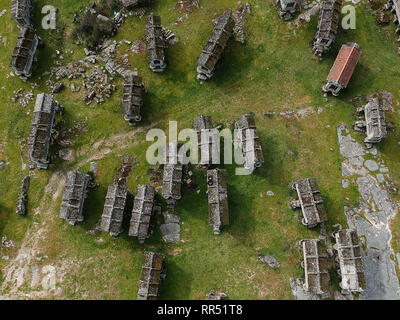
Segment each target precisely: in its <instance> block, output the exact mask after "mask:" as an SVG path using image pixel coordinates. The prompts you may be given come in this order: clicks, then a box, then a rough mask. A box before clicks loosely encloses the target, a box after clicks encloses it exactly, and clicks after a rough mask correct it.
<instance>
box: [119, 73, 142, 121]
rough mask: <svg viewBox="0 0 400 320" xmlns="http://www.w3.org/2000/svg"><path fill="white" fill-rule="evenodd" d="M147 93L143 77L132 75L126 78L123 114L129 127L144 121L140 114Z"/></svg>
mask: <svg viewBox="0 0 400 320" xmlns="http://www.w3.org/2000/svg"><path fill="white" fill-rule="evenodd" d="M144 93H145V88H144V84H143V82H142V77H138V76H137V75H135V74H133V73H130V74H128V75H127V76H126V77H125V82H124V93H123V98H122V114H123V115H124V119H125V120H126V121H127V122H128V123H129V125H131V126H132V125H134V124H135V122H139V121H140V120H142V116H141V114H140V112H141V109H142V106H143V95H144Z"/></svg>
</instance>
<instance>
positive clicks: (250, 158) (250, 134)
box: [235, 114, 264, 170]
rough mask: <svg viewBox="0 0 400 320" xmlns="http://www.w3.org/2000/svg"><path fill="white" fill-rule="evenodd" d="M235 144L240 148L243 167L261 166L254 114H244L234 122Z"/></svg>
mask: <svg viewBox="0 0 400 320" xmlns="http://www.w3.org/2000/svg"><path fill="white" fill-rule="evenodd" d="M235 130H236V146H237V147H238V148H240V149H242V153H243V158H244V167H245V168H246V169H248V170H252V169H255V168H259V167H261V165H262V164H263V163H264V156H263V153H262V148H261V143H260V138H259V137H258V134H257V128H256V122H255V119H254V115H252V114H244V115H242V116H240V117H239V118H238V119H237V120H236V122H235Z"/></svg>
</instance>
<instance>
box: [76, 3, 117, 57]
mask: <svg viewBox="0 0 400 320" xmlns="http://www.w3.org/2000/svg"><path fill="white" fill-rule="evenodd" d="M112 15H113V12H112V9H110V7H109V6H108V4H107V3H103V2H101V3H100V4H97V3H95V2H94V3H93V4H92V5H91V6H90V7H89V8H85V10H84V13H83V15H82V16H77V17H76V18H75V22H76V27H75V30H74V31H73V33H72V37H73V38H76V39H78V40H79V41H80V42H81V43H83V44H84V45H85V46H87V47H88V48H89V49H90V50H96V49H97V47H98V46H99V45H100V44H101V43H102V42H103V41H104V40H105V39H107V38H110V37H113V36H114V35H115V34H116V32H117V28H116V26H115V23H114V20H113V19H112Z"/></svg>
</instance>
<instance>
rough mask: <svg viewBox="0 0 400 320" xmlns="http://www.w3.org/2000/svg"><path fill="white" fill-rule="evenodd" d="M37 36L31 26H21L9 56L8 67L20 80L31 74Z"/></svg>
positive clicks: (27, 77) (37, 42) (24, 79)
mask: <svg viewBox="0 0 400 320" xmlns="http://www.w3.org/2000/svg"><path fill="white" fill-rule="evenodd" d="M38 44H39V38H38V36H37V34H36V31H35V29H33V28H32V27H22V28H21V30H20V32H19V34H18V38H17V42H16V44H15V47H14V51H13V53H12V56H11V62H10V67H11V68H13V69H14V72H15V74H16V75H17V76H19V77H20V78H21V80H23V81H26V80H28V79H29V78H30V77H31V76H32V70H31V69H32V63H33V59H34V57H35V53H36V50H37V46H38Z"/></svg>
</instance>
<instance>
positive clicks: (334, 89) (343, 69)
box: [322, 42, 361, 96]
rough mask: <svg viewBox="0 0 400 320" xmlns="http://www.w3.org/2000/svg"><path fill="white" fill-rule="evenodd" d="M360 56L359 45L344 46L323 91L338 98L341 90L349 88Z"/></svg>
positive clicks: (349, 44) (351, 43)
mask: <svg viewBox="0 0 400 320" xmlns="http://www.w3.org/2000/svg"><path fill="white" fill-rule="evenodd" d="M360 56H361V50H360V46H359V45H358V44H357V43H354V42H349V43H347V44H344V45H342V47H341V48H340V51H339V53H338V55H337V57H336V60H335V62H334V64H333V66H332V68H331V71H330V72H329V75H328V78H327V80H328V82H327V84H326V85H325V86H323V87H322V91H324V92H326V93H328V92H331V93H332V95H334V96H338V95H339V91H340V90H342V89H344V88H347V85H348V84H349V81H350V79H351V76H352V75H353V72H354V69H355V68H356V65H357V63H358V60H359V59H360Z"/></svg>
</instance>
